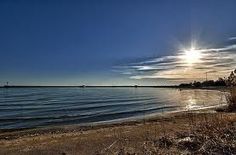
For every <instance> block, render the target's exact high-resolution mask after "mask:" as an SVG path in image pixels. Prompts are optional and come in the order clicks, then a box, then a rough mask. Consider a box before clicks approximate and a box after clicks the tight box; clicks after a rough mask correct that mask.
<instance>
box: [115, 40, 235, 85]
mask: <svg viewBox="0 0 236 155" xmlns="http://www.w3.org/2000/svg"><path fill="white" fill-rule="evenodd" d="M235 68H236V44H231V45H227V46H223V47H217V48H197V47H195V46H192V47H190V48H189V49H181V50H178V51H177V52H176V55H169V56H163V57H158V58H151V59H148V60H145V61H141V62H135V63H130V64H127V65H123V66H116V67H115V68H114V69H115V70H116V71H119V72H120V73H121V74H126V75H128V76H129V77H130V78H131V79H162V80H168V81H176V82H187V81H193V80H205V78H206V73H208V78H209V79H217V78H218V77H225V76H226V75H228V74H229V73H230V72H231V71H232V70H233V69H235Z"/></svg>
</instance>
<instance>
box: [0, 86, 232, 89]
mask: <svg viewBox="0 0 236 155" xmlns="http://www.w3.org/2000/svg"><path fill="white" fill-rule="evenodd" d="M0 88H177V89H227V88H229V87H227V86H209V87H182V86H176V85H173V86H138V85H134V86H92V85H88V86H86V85H82V86H81V85H80V86H37V85H35V86H33V85H32V86H30V85H29V86H27V85H11V86H0Z"/></svg>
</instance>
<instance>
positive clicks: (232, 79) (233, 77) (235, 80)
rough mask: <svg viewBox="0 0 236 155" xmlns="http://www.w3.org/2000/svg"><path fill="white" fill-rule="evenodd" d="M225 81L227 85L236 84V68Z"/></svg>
mask: <svg viewBox="0 0 236 155" xmlns="http://www.w3.org/2000/svg"><path fill="white" fill-rule="evenodd" d="M226 83H227V85H228V86H236V69H235V70H234V71H232V72H231V73H230V75H229V77H228V79H227V81H226Z"/></svg>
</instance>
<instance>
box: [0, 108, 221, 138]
mask: <svg viewBox="0 0 236 155" xmlns="http://www.w3.org/2000/svg"><path fill="white" fill-rule="evenodd" d="M218 107H224V105H217V106H212V107H205V108H201V109H194V110H180V111H173V112H164V113H159V114H156V115H155V116H150V117H148V118H143V119H138V120H131V119H130V120H128V121H125V120H124V121H118V122H110V123H99V122H98V123H94V124H93V125H92V124H91V125H89V124H88V125H80V124H70V125H54V126H43V127H33V128H19V129H0V140H1V139H6V138H5V137H6V136H7V137H8V138H9V139H12V138H11V136H12V137H15V138H17V137H19V136H22V135H29V134H34V133H40V134H47V133H67V132H71V131H88V130H94V129H95V130H96V129H101V128H112V127H119V126H130V125H139V124H145V123H152V122H156V121H167V120H171V119H173V118H179V117H184V116H186V114H198V113H217V112H216V111H215V109H216V108H218ZM17 134H18V135H19V136H16V135H17Z"/></svg>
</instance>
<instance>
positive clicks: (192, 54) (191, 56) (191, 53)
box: [181, 47, 202, 65]
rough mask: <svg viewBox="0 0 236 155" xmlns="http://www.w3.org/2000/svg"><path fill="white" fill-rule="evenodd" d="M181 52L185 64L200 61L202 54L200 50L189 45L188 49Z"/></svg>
mask: <svg viewBox="0 0 236 155" xmlns="http://www.w3.org/2000/svg"><path fill="white" fill-rule="evenodd" d="M183 52H184V53H183V55H182V56H181V57H182V59H183V60H184V61H185V62H186V63H187V64H189V65H192V64H195V63H199V62H200V61H201V57H202V54H201V51H200V50H197V49H196V48H194V47H191V48H190V49H185V50H183Z"/></svg>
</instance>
